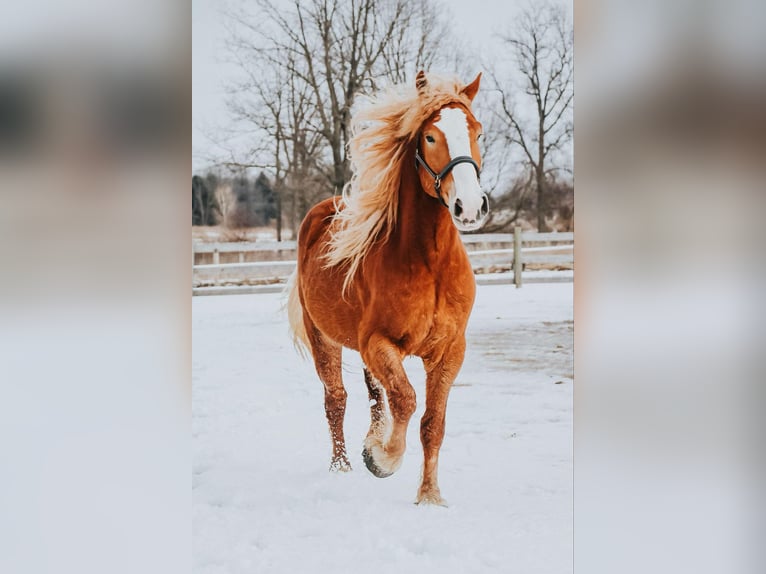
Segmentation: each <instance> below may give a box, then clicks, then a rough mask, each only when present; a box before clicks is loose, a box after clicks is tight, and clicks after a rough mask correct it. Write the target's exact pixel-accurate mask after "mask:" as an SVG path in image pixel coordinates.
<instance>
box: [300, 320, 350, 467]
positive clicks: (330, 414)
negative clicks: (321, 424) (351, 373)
mask: <svg viewBox="0 0 766 574" xmlns="http://www.w3.org/2000/svg"><path fill="white" fill-rule="evenodd" d="M308 327H311V328H308ZM306 332H307V334H308V336H309V338H310V339H311V350H312V353H313V355H314V365H315V366H316V370H317V374H318V375H319V378H320V379H321V380H322V383H323V384H324V408H325V414H326V415H327V422H328V424H329V425H330V438H331V439H332V461H331V462H330V470H334V471H338V470H340V471H348V470H351V463H349V460H348V455H347V454H346V441H345V438H344V436H343V418H344V416H345V414H346V389H345V388H344V387H343V376H342V370H341V353H342V347H341V346H340V345H338V344H337V343H335V342H334V341H331V340H330V339H328V338H327V337H325V336H324V335H322V333H321V332H320V331H319V329H317V328H316V327H315V326H314V325H309V324H307V329H306Z"/></svg>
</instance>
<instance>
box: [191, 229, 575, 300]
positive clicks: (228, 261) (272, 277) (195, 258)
mask: <svg viewBox="0 0 766 574" xmlns="http://www.w3.org/2000/svg"><path fill="white" fill-rule="evenodd" d="M462 240H463V244H464V245H465V247H466V251H467V252H468V256H469V258H470V260H471V264H472V266H473V268H474V272H475V273H477V274H493V275H496V274H497V273H498V272H500V273H502V272H509V271H512V272H513V283H514V284H515V285H516V287H521V285H522V282H523V280H524V277H525V275H526V276H527V277H528V279H527V280H530V281H534V282H538V281H561V280H565V281H566V280H571V277H572V275H571V273H572V270H573V268H574V233H534V232H523V233H522V232H521V230H520V229H519V228H516V230H515V232H514V233H496V234H476V235H464V236H462ZM296 250H297V245H296V242H295V241H282V242H276V241H262V242H233V243H220V242H218V243H200V242H193V243H192V269H193V273H192V282H193V285H192V293H193V294H195V295H196V294H204V293H213V292H215V293H219V292H226V289H230V290H231V292H252V290H248V289H247V288H245V286H256V285H269V284H270V285H272V287H273V286H275V285H277V284H280V283H283V282H284V281H285V280H286V279H287V277H289V276H290V274H291V273H292V272H293V270H294V269H295V265H296V261H295V259H296ZM517 261H518V263H519V264H518V265H517ZM534 270H544V271H547V272H546V273H543V274H542V275H540V274H538V276H536V277H533V274H531V273H525V274H524V273H522V271H526V272H532V271H534ZM555 270H559V271H568V273H560V274H555V273H550V271H555ZM488 279H489V278H488ZM480 282H488V283H492V282H496V281H495V280H488V281H480ZM506 282H507V281H506ZM235 287H237V288H236V289H235Z"/></svg>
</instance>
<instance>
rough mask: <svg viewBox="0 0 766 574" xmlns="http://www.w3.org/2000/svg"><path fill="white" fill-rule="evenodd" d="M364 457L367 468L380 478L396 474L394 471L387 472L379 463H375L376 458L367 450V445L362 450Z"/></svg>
mask: <svg viewBox="0 0 766 574" xmlns="http://www.w3.org/2000/svg"><path fill="white" fill-rule="evenodd" d="M362 459H363V460H364V464H365V466H366V467H367V470H369V471H370V472H371V473H372V474H374V475H375V476H377V477H378V478H386V477H389V476H391V475H392V474H394V473H393V472H385V471H384V470H383V469H381V468H380V467H379V466H378V465H377V464H375V459H374V458H372V454H371V453H370V451H369V450H367V447H364V449H363V450H362Z"/></svg>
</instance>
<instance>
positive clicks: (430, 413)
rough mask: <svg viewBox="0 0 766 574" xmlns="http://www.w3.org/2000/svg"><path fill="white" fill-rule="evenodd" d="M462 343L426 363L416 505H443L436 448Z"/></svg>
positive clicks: (455, 374) (462, 350) (441, 431)
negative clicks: (421, 461) (421, 459)
mask: <svg viewBox="0 0 766 574" xmlns="http://www.w3.org/2000/svg"><path fill="white" fill-rule="evenodd" d="M464 355H465V340H464V339H461V340H460V341H458V342H456V343H455V344H453V345H452V346H451V347H450V348H449V349H448V350H447V351H446V352H445V353H444V355H443V356H442V357H441V358H440V359H439V360H438V361H433V362H432V361H429V360H426V361H424V362H425V367H426V373H427V376H426V411H425V413H423V418H422V419H421V420H420V441H421V442H422V443H423V479H422V481H421V483H420V488H419V489H418V497H417V499H416V500H415V502H416V504H420V503H426V504H439V505H441V506H446V505H447V504H446V502H445V501H444V499H443V498H442V496H441V492H440V491H439V482H438V477H437V473H438V466H439V449H440V448H441V445H442V441H443V440H444V424H445V417H446V412H447V398H448V396H449V391H450V387H451V386H452V382H453V381H454V380H455V377H457V373H458V371H459V370H460V367H461V366H462V364H463V357H464Z"/></svg>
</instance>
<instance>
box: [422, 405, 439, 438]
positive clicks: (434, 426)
mask: <svg viewBox="0 0 766 574" xmlns="http://www.w3.org/2000/svg"><path fill="white" fill-rule="evenodd" d="M443 438H444V417H443V416H439V415H438V414H436V413H429V412H428V411H426V413H425V414H424V415H423V418H422V419H420V440H421V442H422V443H423V444H424V445H433V444H441V441H442V439H443Z"/></svg>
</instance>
